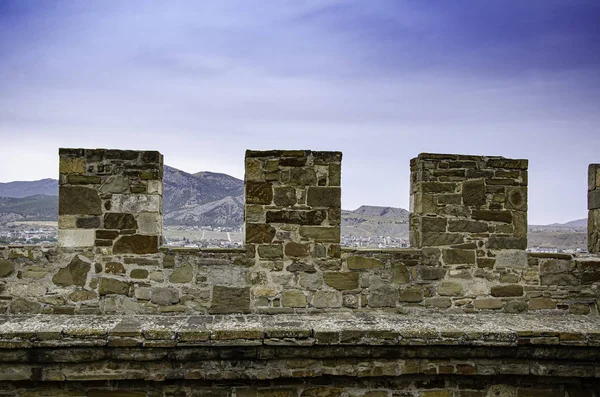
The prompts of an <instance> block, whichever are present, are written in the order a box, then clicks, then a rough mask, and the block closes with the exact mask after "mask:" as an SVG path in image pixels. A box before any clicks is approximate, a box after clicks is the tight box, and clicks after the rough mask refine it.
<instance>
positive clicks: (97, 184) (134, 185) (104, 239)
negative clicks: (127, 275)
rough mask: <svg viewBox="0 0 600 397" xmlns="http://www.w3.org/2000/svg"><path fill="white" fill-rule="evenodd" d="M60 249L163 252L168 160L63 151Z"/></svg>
mask: <svg viewBox="0 0 600 397" xmlns="http://www.w3.org/2000/svg"><path fill="white" fill-rule="evenodd" d="M59 155H60V163H59V170H60V177H59V190H58V196H59V206H58V216H59V217H58V228H59V230H58V244H59V246H61V247H68V248H73V247H99V248H100V249H101V250H102V251H103V252H105V253H107V254H111V253H115V254H125V253H132V254H149V253H154V252H158V247H159V246H160V244H161V242H162V241H161V240H162V237H161V236H162V188H163V186H162V177H163V156H162V155H161V154H160V153H159V152H155V151H134V150H107V149H60V150H59Z"/></svg>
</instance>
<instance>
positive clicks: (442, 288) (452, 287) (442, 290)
mask: <svg viewBox="0 0 600 397" xmlns="http://www.w3.org/2000/svg"><path fill="white" fill-rule="evenodd" d="M437 292H438V294H439V295H441V296H462V295H463V294H464V290H463V286H462V285H461V284H459V283H455V282H452V281H442V282H441V283H440V284H439V285H438V290H437Z"/></svg>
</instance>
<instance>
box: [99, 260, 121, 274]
mask: <svg viewBox="0 0 600 397" xmlns="http://www.w3.org/2000/svg"><path fill="white" fill-rule="evenodd" d="M104 272H105V273H112V274H123V273H125V267H123V265H122V264H121V263H119V262H108V263H107V264H106V266H105V267H104Z"/></svg>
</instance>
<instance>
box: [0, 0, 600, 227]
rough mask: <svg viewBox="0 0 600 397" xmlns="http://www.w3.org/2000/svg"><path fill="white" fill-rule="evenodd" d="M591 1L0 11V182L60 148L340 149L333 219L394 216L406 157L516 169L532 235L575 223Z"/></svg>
mask: <svg viewBox="0 0 600 397" xmlns="http://www.w3.org/2000/svg"><path fill="white" fill-rule="evenodd" d="M599 21H600V2H598V1H597V0H561V1H557V0H527V1H522V0H488V1H478V0H468V1H467V0H456V1H445V0H431V1H421V0H402V1H400V0H389V1H386V0H373V1H368V2H367V1H362V0H355V1H334V0H318V1H317V0H315V1H310V0H293V1H292V0H289V1H286V0H260V1H247V0H235V1H234V0H224V1H200V0H198V1H196V0H194V1H170V2H161V1H156V2H154V1H132V0H128V1H75V0H73V1H66V0H65V1H58V0H46V1H20V0H15V1H12V0H0V182H8V181H14V180H35V179H42V178H48V177H52V178H56V177H57V175H58V148H59V147H85V148H95V147H106V148H114V149H138V150H159V151H161V152H162V153H163V154H164V156H165V163H166V164H168V165H170V166H173V167H176V168H179V169H182V170H184V171H187V172H198V171H215V172H224V173H227V174H230V175H233V176H236V177H238V178H243V174H244V169H243V163H244V162H243V159H244V151H245V150H246V149H258V150H261V149H284V148H289V149H312V150H339V151H342V152H343V154H344V157H343V162H342V207H343V208H345V209H354V208H357V207H358V206H360V205H362V204H370V205H384V206H395V207H403V208H408V201H409V161H410V159H411V158H412V157H415V156H417V155H418V154H419V153H421V152H439V153H460V154H478V155H499V156H505V157H509V158H527V159H529V160H530V162H529V222H530V223H531V224H546V223H552V222H566V221H570V220H573V219H578V218H584V217H586V216H587V211H586V194H587V166H588V164H590V163H600V22H599Z"/></svg>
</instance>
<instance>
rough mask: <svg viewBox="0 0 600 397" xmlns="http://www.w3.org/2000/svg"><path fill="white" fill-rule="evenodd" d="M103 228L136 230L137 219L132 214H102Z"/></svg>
mask: <svg viewBox="0 0 600 397" xmlns="http://www.w3.org/2000/svg"><path fill="white" fill-rule="evenodd" d="M104 228H105V229H118V230H136V229H137V228H138V224H137V221H136V220H135V217H134V216H133V214H124V213H115V212H110V213H107V214H104Z"/></svg>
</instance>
